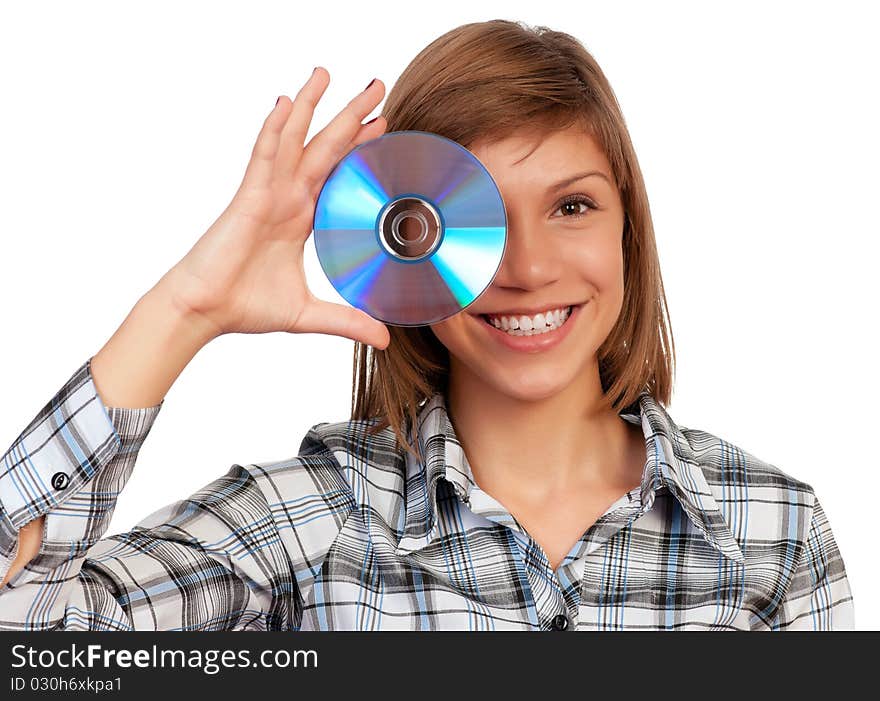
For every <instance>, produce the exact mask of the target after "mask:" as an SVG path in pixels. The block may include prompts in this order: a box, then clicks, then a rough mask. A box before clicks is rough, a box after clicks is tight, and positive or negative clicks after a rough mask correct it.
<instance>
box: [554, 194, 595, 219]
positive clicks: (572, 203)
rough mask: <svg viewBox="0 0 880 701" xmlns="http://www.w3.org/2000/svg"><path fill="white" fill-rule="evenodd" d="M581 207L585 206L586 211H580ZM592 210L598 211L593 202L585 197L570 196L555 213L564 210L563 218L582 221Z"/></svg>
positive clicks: (560, 204)
mask: <svg viewBox="0 0 880 701" xmlns="http://www.w3.org/2000/svg"><path fill="white" fill-rule="evenodd" d="M579 205H584V207H585V208H586V209H579ZM591 209H597V207H596V205H595V204H594V203H593V201H592V200H590V199H587V198H586V197H584V196H583V195H569V196H568V197H566V198H565V199H563V200H562V201H561V202H560V203H559V206H558V207H557V208H556V210H555V211H557V212H558V211H559V210H562V211H563V217H565V218H567V219H580V218H581V217H583V216H584V215H586V214H587V212H588V211H589V210H591Z"/></svg>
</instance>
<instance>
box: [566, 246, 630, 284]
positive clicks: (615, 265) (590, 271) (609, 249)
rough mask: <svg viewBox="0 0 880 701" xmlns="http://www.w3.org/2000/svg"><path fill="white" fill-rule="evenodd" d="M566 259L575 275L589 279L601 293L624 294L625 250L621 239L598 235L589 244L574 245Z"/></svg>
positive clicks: (567, 253)
mask: <svg viewBox="0 0 880 701" xmlns="http://www.w3.org/2000/svg"><path fill="white" fill-rule="evenodd" d="M564 260H566V261H568V263H567V264H568V266H569V268H570V269H571V271H572V272H573V273H574V276H576V277H579V278H581V279H582V280H585V281H587V282H588V283H589V284H590V285H591V286H592V287H594V288H595V290H596V292H598V293H599V294H600V295H603V296H605V297H615V296H618V295H622V290H623V252H622V251H621V248H620V240H619V239H617V240H614V239H612V238H610V237H609V238H607V239H602V238H598V237H597V239H596V240H594V241H591V242H590V245H589V246H572V247H571V249H570V250H569V251H567V252H566V254H565V258H564Z"/></svg>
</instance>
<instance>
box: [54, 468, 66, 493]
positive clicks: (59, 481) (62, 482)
mask: <svg viewBox="0 0 880 701" xmlns="http://www.w3.org/2000/svg"><path fill="white" fill-rule="evenodd" d="M68 484H70V477H69V476H68V475H67V474H66V473H64V472H56V473H55V474H54V475H52V486H53V487H54V488H55V489H57V490H58V491H61V490H62V489H64V488H65V487H67V485H68Z"/></svg>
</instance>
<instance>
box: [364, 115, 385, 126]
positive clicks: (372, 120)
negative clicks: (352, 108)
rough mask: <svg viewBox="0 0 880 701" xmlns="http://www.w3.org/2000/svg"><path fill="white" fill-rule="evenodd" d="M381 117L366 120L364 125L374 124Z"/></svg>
mask: <svg viewBox="0 0 880 701" xmlns="http://www.w3.org/2000/svg"><path fill="white" fill-rule="evenodd" d="M381 116H382V115H379V117H381ZM379 117H373V118H372V119H371V120H370V121H369V122H364V126H367V124H372V123H373V122H375V121H376V120H377V119H379Z"/></svg>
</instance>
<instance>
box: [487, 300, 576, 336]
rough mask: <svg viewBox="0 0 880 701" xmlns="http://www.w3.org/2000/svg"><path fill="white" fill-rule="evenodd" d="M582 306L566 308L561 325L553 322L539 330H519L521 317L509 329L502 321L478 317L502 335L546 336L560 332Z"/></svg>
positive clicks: (561, 318)
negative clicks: (494, 321) (573, 313)
mask: <svg viewBox="0 0 880 701" xmlns="http://www.w3.org/2000/svg"><path fill="white" fill-rule="evenodd" d="M581 306H583V304H574V305H571V306H569V307H566V309H565V312H564V316H563V317H560V321H559V323H556V322H553V323H551V324H545V325H544V326H543V327H541V328H537V329H534V328H532V329H522V328H518V326H519V321H518V319H519V318H520V317H514V320H513V322H510V321H509V322H508V324H509V325H508V328H504V326H503V324H502V323H501V322H500V321H496V323H493V322H492V321H491V320H490V319H489V315H488V314H478V315H476V316H479V317H480V318H481V319H482V320H483V322H484V323H485V324H486V325H488V326H491V327H492V328H493V329H495V330H496V331H500V332H501V333H506V334H507V335H508V336H542V335H544V334H548V333H552V332H554V331H558V330H559V329H561V328H562V327H563V326H565V324H566V323H568V320H569V319H570V318H571V314H572V312H574V310H576V309H578V308H579V307H581ZM532 318H533V317H532ZM514 323H515V324H516V326H517V328H513V325H514Z"/></svg>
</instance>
